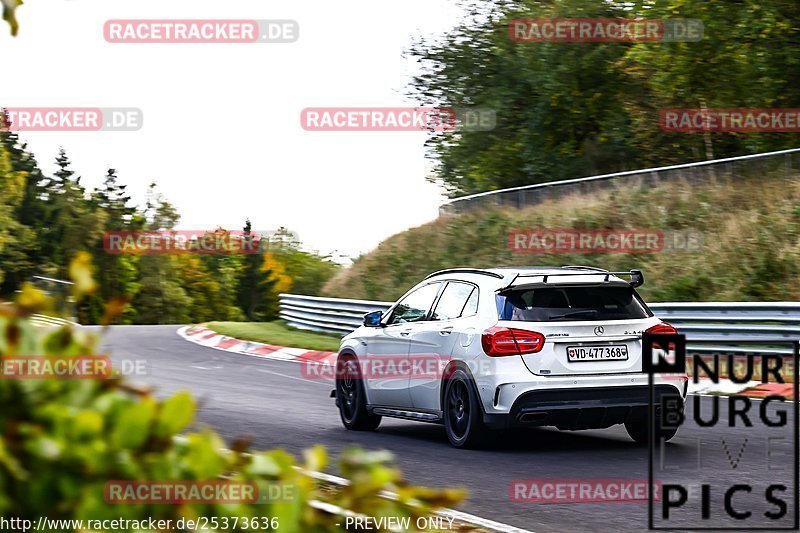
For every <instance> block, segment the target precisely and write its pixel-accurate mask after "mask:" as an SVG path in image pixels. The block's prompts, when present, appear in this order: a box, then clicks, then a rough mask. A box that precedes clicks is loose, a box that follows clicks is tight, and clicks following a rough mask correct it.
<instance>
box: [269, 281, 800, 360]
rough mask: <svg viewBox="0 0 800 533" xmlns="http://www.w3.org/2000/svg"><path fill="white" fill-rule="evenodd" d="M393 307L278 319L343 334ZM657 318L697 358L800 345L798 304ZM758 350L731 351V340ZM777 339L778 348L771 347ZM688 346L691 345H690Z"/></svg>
mask: <svg viewBox="0 0 800 533" xmlns="http://www.w3.org/2000/svg"><path fill="white" fill-rule="evenodd" d="M392 303H393V302H375V301H369V300H347V299H342V298H320V297H316V296H300V295H296V294H281V295H280V306H281V307H280V316H281V318H282V319H283V320H285V321H286V322H287V323H288V324H289V325H290V326H293V327H296V328H300V329H307V330H312V331H320V332H325V333H337V334H340V335H343V336H344V335H346V334H348V333H350V332H351V331H353V330H354V329H356V328H357V327H359V326H360V325H361V323H362V319H363V316H364V314H365V313H369V312H371V311H385V310H386V309H388V308H389V307H390V306H391V305H392ZM649 306H650V309H652V311H653V312H654V313H655V314H656V316H658V317H659V318H661V319H663V320H665V321H667V322H669V323H670V324H672V325H674V326H675V327H677V328H678V331H679V332H681V333H683V334H685V335H686V339H687V344H688V349H689V350H690V351H694V352H702V353H720V352H731V353H746V352H757V353H774V354H783V355H791V353H792V351H791V349H790V348H787V347H786V342H787V341H796V340H800V302H770V303H759V302H756V303H747V302H700V303H695V302H678V303H655V304H649ZM737 339H742V340H748V341H759V340H763V341H764V344H763V345H760V346H759V345H757V346H755V347H753V345H752V342H748V346H741V345H739V346H737V345H736V340H737ZM777 339H780V340H782V341H783V342H782V343H779V344H780V345H776V344H774V342H773V343H771V342H770V341H775V340H777ZM692 341H694V342H695V344H692Z"/></svg>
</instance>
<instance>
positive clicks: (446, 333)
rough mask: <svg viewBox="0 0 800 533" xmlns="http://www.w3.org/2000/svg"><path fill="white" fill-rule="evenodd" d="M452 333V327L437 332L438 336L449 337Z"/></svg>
mask: <svg viewBox="0 0 800 533" xmlns="http://www.w3.org/2000/svg"><path fill="white" fill-rule="evenodd" d="M451 333H453V326H450V327H447V328H442V329H440V330H439V335H450V334H451Z"/></svg>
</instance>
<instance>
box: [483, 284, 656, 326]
mask: <svg viewBox="0 0 800 533" xmlns="http://www.w3.org/2000/svg"><path fill="white" fill-rule="evenodd" d="M497 308H498V312H499V316H500V319H501V320H519V321H525V322H552V321H567V320H573V321H574V320H630V319H637V318H648V317H651V316H653V314H652V313H651V312H650V310H649V309H648V308H647V306H646V305H645V304H644V302H643V301H642V300H641V298H639V295H638V294H636V291H635V290H633V288H632V287H608V286H603V287H596V286H577V287H537V288H524V289H516V290H509V291H505V292H504V293H503V294H502V295H498V296H497Z"/></svg>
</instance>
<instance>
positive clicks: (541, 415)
mask: <svg viewBox="0 0 800 533" xmlns="http://www.w3.org/2000/svg"><path fill="white" fill-rule="evenodd" d="M681 392H682V391H681V390H680V389H679V388H677V387H675V386H673V385H668V384H661V385H655V386H654V388H653V405H654V407H655V411H656V414H658V413H659V411H660V409H659V405H660V402H661V400H660V399H661V398H662V397H663V396H674V397H675V398H676V399H677V400H679V401H680V402H681V404H682V403H683V396H682V394H681ZM649 403H650V393H649V388H648V387H647V386H642V385H636V386H617V387H590V388H574V389H545V390H533V391H529V392H525V393H523V394H521V395H520V396H519V397H518V398H517V399H516V400H515V401H514V404H513V405H512V407H511V410H510V411H509V412H508V413H502V414H484V423H485V424H486V425H487V426H489V427H490V428H493V429H502V428H511V427H536V426H555V427H557V428H559V429H602V428H607V427H611V426H613V425H616V424H622V423H624V422H625V421H627V420H629V419H642V418H645V417H647V408H648V405H649Z"/></svg>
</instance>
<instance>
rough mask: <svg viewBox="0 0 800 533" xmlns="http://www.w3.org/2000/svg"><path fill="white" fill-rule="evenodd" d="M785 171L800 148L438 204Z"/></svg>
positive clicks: (500, 202) (461, 206)
mask: <svg viewBox="0 0 800 533" xmlns="http://www.w3.org/2000/svg"><path fill="white" fill-rule="evenodd" d="M781 170H782V171H783V172H784V174H785V175H786V176H789V175H791V174H792V172H796V171H798V170H800V148H792V149H790V150H779V151H776V152H764V153H760V154H751V155H745V156H739V157H728V158H725V159H712V160H709V161H698V162H696V163H685V164H681V165H672V166H666V167H655V168H644V169H640V170H628V171H625V172H615V173H613V174H601V175H598V176H589V177H585V178H577V179H569V180H561V181H551V182H547V183H537V184H534V185H524V186H521V187H512V188H509V189H500V190H496V191H487V192H482V193H477V194H470V195H467V196H461V197H458V198H453V199H451V200H449V201H447V202H445V203H444V204H442V206H441V207H440V208H439V212H440V213H441V214H443V215H444V214H457V213H464V212H468V211H472V210H475V209H481V208H486V207H490V206H494V207H497V206H500V207H517V208H521V207H526V206H530V205H535V204H538V203H540V202H544V201H547V200H552V199H554V198H559V197H562V196H565V195H568V194H573V193H578V194H587V193H591V192H596V191H599V190H603V189H608V188H610V187H614V186H624V187H626V188H629V187H652V186H655V185H658V184H660V183H668V182H675V181H686V182H689V183H702V182H705V181H708V180H712V179H724V178H726V177H728V178H735V177H739V176H742V175H743V174H745V173H746V174H749V175H756V176H759V177H760V176H763V175H764V174H767V173H769V172H777V171H781Z"/></svg>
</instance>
